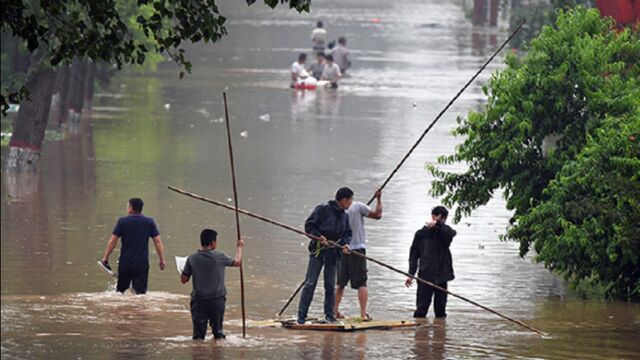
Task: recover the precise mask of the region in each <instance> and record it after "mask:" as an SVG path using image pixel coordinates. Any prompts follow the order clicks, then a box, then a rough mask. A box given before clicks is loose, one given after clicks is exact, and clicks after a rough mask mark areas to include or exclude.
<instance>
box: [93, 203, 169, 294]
mask: <svg viewBox="0 0 640 360" xmlns="http://www.w3.org/2000/svg"><path fill="white" fill-rule="evenodd" d="M143 206H144V203H143V202H142V199H140V198H131V199H129V206H128V207H127V212H128V213H129V215H128V216H125V217H121V218H120V219H118V222H117V223H116V227H115V228H114V229H113V235H111V239H109V242H108V243H107V249H106V250H105V251H104V256H103V257H102V260H101V261H100V265H101V266H102V267H104V268H105V269H107V270H109V271H111V266H110V265H109V255H111V253H112V252H113V249H115V247H116V245H117V244H118V239H120V238H122V247H121V249H120V260H119V261H118V285H117V287H116V290H117V291H118V292H121V293H124V292H125V291H126V290H127V289H128V288H129V286H130V285H133V290H134V291H135V292H136V294H144V293H146V292H147V280H148V278H149V238H152V239H153V244H154V245H155V247H156V252H157V253H158V258H159V259H160V270H164V267H165V265H166V262H165V260H164V245H163V244H162V240H161V239H160V233H159V232H158V227H157V226H156V223H155V222H154V221H153V219H152V218H150V217H146V216H144V215H142V207H143Z"/></svg>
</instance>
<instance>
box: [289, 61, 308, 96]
mask: <svg viewBox="0 0 640 360" xmlns="http://www.w3.org/2000/svg"><path fill="white" fill-rule="evenodd" d="M306 61H307V54H305V53H300V54H299V55H298V61H294V62H293V64H291V88H293V87H294V86H295V84H296V82H297V81H298V80H299V79H302V78H303V77H304V76H305V74H307V70H305V68H304V63H305V62H306Z"/></svg>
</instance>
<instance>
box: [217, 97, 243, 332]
mask: <svg viewBox="0 0 640 360" xmlns="http://www.w3.org/2000/svg"><path fill="white" fill-rule="evenodd" d="M222 98H223V100H224V117H225V122H226V124H227V142H228V144H229V163H230V164H231V180H232V182H233V204H234V205H235V213H236V235H237V238H238V240H237V241H238V242H240V239H241V235H240V213H239V212H238V210H239V209H238V188H237V185H236V170H235V166H234V163H233V146H232V145H231V125H230V124H229V109H228V107H227V94H226V93H224V92H223V93H222ZM240 305H241V309H242V337H243V338H246V337H247V317H246V312H245V307H244V271H243V270H242V263H241V264H240Z"/></svg>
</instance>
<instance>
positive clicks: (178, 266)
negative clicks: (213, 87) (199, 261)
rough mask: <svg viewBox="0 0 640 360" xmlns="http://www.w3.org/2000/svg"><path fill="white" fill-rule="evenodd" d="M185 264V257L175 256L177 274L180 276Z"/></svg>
mask: <svg viewBox="0 0 640 360" xmlns="http://www.w3.org/2000/svg"><path fill="white" fill-rule="evenodd" d="M186 263H187V257H186V256H176V269H178V272H179V273H180V274H182V270H184V265H185V264H186Z"/></svg>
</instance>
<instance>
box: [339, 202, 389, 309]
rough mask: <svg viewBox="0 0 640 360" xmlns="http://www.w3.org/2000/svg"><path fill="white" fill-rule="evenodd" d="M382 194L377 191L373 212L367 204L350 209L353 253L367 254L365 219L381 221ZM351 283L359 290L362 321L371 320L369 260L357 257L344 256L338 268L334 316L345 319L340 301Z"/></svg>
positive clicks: (353, 206)
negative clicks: (340, 308) (368, 278)
mask: <svg viewBox="0 0 640 360" xmlns="http://www.w3.org/2000/svg"><path fill="white" fill-rule="evenodd" d="M381 197H382V193H381V192H380V191H376V208H375V210H371V208H370V207H369V206H367V204H364V203H361V202H358V201H354V202H353V203H352V204H351V206H350V207H349V209H347V216H348V217H349V226H350V227H351V232H352V233H351V234H352V235H351V236H352V237H351V244H350V245H349V247H350V248H351V251H352V252H354V251H355V252H359V253H361V254H363V255H365V254H366V250H365V249H366V247H367V246H366V242H367V237H366V234H365V231H364V218H365V217H367V218H369V219H374V220H380V219H381V218H382V200H381ZM349 282H351V288H352V289H357V290H358V302H359V303H360V316H361V318H362V320H364V321H368V320H371V317H370V316H369V314H368V313H367V301H368V299H369V290H368V289H367V260H366V259H363V258H361V257H359V256H357V255H352V254H348V255H345V254H343V255H342V259H341V261H340V264H339V266H338V289H337V290H336V304H335V310H334V314H335V316H336V318H341V317H344V316H343V315H342V314H341V313H340V311H339V307H340V301H341V300H342V295H343V294H344V288H345V287H346V286H347V283H349Z"/></svg>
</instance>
